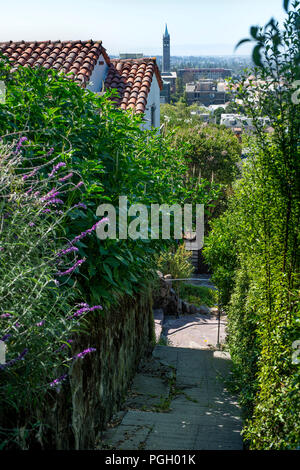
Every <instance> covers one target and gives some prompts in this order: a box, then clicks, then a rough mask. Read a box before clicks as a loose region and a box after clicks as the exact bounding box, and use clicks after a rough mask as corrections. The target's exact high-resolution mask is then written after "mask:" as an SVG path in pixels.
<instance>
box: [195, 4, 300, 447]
mask: <svg viewBox="0 0 300 470" xmlns="http://www.w3.org/2000/svg"><path fill="white" fill-rule="evenodd" d="M284 3H285V6H286V8H287V5H288V3H289V2H284ZM299 6H300V3H299V2H298V1H294V2H292V6H291V8H290V9H289V10H288V11H287V17H286V21H285V24H284V28H283V30H282V31H280V30H279V27H278V25H277V24H276V23H275V22H274V20H272V21H271V22H270V23H269V24H268V25H267V26H266V27H265V28H261V29H259V28H256V27H253V28H251V34H252V37H253V39H254V40H255V42H256V46H255V48H254V50H253V59H254V61H255V63H256V65H257V68H256V69H255V70H254V71H253V74H254V77H253V78H252V80H250V81H249V77H245V78H244V79H243V80H242V82H241V83H239V85H238V87H237V90H238V95H237V98H238V99H242V100H243V106H244V109H245V111H246V112H247V114H248V115H249V116H250V117H252V118H253V122H254V126H255V135H254V138H253V139H252V142H251V147H250V150H251V152H250V153H249V156H248V158H247V161H246V162H245V164H244V165H243V175H242V178H241V179H240V181H238V182H237V183H236V184H235V185H234V194H233V196H232V197H231V199H230V200H229V208H228V210H227V212H226V213H225V214H224V215H223V216H222V217H221V219H220V220H218V221H215V222H214V223H213V229H212V232H211V235H210V237H209V239H208V241H207V245H206V248H205V250H204V251H205V254H206V257H207V260H208V262H209V263H210V264H211V266H212V267H213V269H214V281H215V283H216V285H217V287H218V288H219V289H220V291H221V295H222V296H223V301H224V302H227V306H226V309H227V312H228V319H229V322H228V340H229V347H230V352H231V356H232V359H233V363H234V372H235V375H234V377H235V382H234V385H235V387H236V390H237V391H238V392H239V393H240V400H241V403H242V404H243V407H244V412H245V417H246V425H245V428H244V437H245V439H246V441H247V443H248V445H249V447H250V449H296V448H299V443H300V428H299V418H300V393H299V392H300V380H299V379H300V371H299V369H300V368H299V363H297V361H293V360H292V357H293V353H295V349H294V348H295V347H296V346H295V345H296V343H295V342H296V341H298V340H299V338H300V316H299V250H298V247H299V221H300V212H299V200H300V186H299V181H300V166H299V165H300V142H299V136H300V109H299V104H297V103H295V100H294V99H293V93H294V89H295V87H294V83H295V81H296V80H297V79H299V57H300V50H299V44H300V42H299V20H300V11H299ZM279 84H281V85H280V86H279ZM283 84H284V85H283ZM253 96H259V101H257V100H254V99H253ZM266 112H267V113H268V117H269V119H270V125H271V126H272V128H273V129H274V132H273V133H272V134H271V135H270V134H269V133H266V132H265V125H264V124H263V121H262V120H261V119H260V118H261V117H265V115H266ZM295 355H297V354H294V356H295Z"/></svg>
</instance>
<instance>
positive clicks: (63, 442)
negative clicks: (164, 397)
mask: <svg viewBox="0 0 300 470" xmlns="http://www.w3.org/2000/svg"><path fill="white" fill-rule="evenodd" d="M88 322H89V323H88V328H87V334H81V335H80V337H79V338H78V340H77V341H76V346H75V349H74V353H77V352H80V351H82V350H84V349H86V348H88V347H93V348H96V350H97V351H96V352H93V353H90V354H88V355H86V356H85V357H84V358H83V359H79V360H77V361H76V362H75V363H74V365H73V366H72V368H71V370H70V380H69V382H68V383H65V384H64V386H63V387H62V389H61V390H60V391H59V392H54V394H53V395H52V397H51V399H50V400H49V404H48V406H47V409H46V410H41V411H40V418H41V422H43V423H44V424H43V425H42V426H41V427H40V429H39V432H38V439H39V441H40V443H41V446H42V448H44V449H49V448H50V449H51V448H52V449H53V448H55V449H92V448H93V447H94V444H95V439H96V437H97V435H98V434H99V432H100V431H101V430H102V429H103V428H104V426H105V425H106V423H107V422H108V421H109V419H110V417H111V416H112V414H113V413H114V412H115V411H116V410H117V409H118V406H119V405H120V403H121V402H122V400H123V399H124V397H125V395H126V391H127V389H128V386H129V383H130V381H131V379H132V378H133V376H134V374H135V372H136V369H137V366H138V364H139V362H140V360H141V359H142V358H143V357H145V356H146V355H147V354H150V353H151V351H152V348H153V346H154V344H155V336H154V324H153V313H152V298H151V293H150V292H146V293H144V294H141V295H137V296H136V297H135V299H128V298H127V299H124V300H123V301H122V302H121V303H120V305H119V306H118V307H117V308H113V309H111V310H110V311H108V312H106V313H101V314H100V315H99V314H98V315H96V314H93V316H92V317H91V318H90V319H89V320H88Z"/></svg>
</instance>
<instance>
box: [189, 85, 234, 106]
mask: <svg viewBox="0 0 300 470" xmlns="http://www.w3.org/2000/svg"><path fill="white" fill-rule="evenodd" d="M185 94H186V100H187V104H188V105H189V106H190V105H192V104H194V103H197V104H203V105H204V106H210V105H212V104H223V105H224V104H225V103H226V101H227V100H228V96H227V94H226V93H225V92H224V91H218V88H217V84H216V82H214V81H213V80H200V81H198V82H196V83H187V84H186V86H185Z"/></svg>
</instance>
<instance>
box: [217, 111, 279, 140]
mask: <svg viewBox="0 0 300 470" xmlns="http://www.w3.org/2000/svg"><path fill="white" fill-rule="evenodd" d="M259 120H260V122H261V124H262V126H264V127H265V131H266V132H270V127H269V123H270V119H269V118H268V117H265V118H259ZM220 124H221V125H223V126H226V127H229V128H230V129H232V131H233V132H234V133H235V134H236V135H240V134H242V133H247V134H251V133H252V132H254V130H255V127H254V125H253V121H252V119H251V118H249V117H247V116H244V115H242V114H228V113H227V114H221V121H220Z"/></svg>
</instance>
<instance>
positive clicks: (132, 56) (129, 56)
mask: <svg viewBox="0 0 300 470" xmlns="http://www.w3.org/2000/svg"><path fill="white" fill-rule="evenodd" d="M143 57H144V54H142V53H140V52H138V53H132V52H129V53H125V52H124V53H122V54H120V59H142V58H143Z"/></svg>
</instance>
